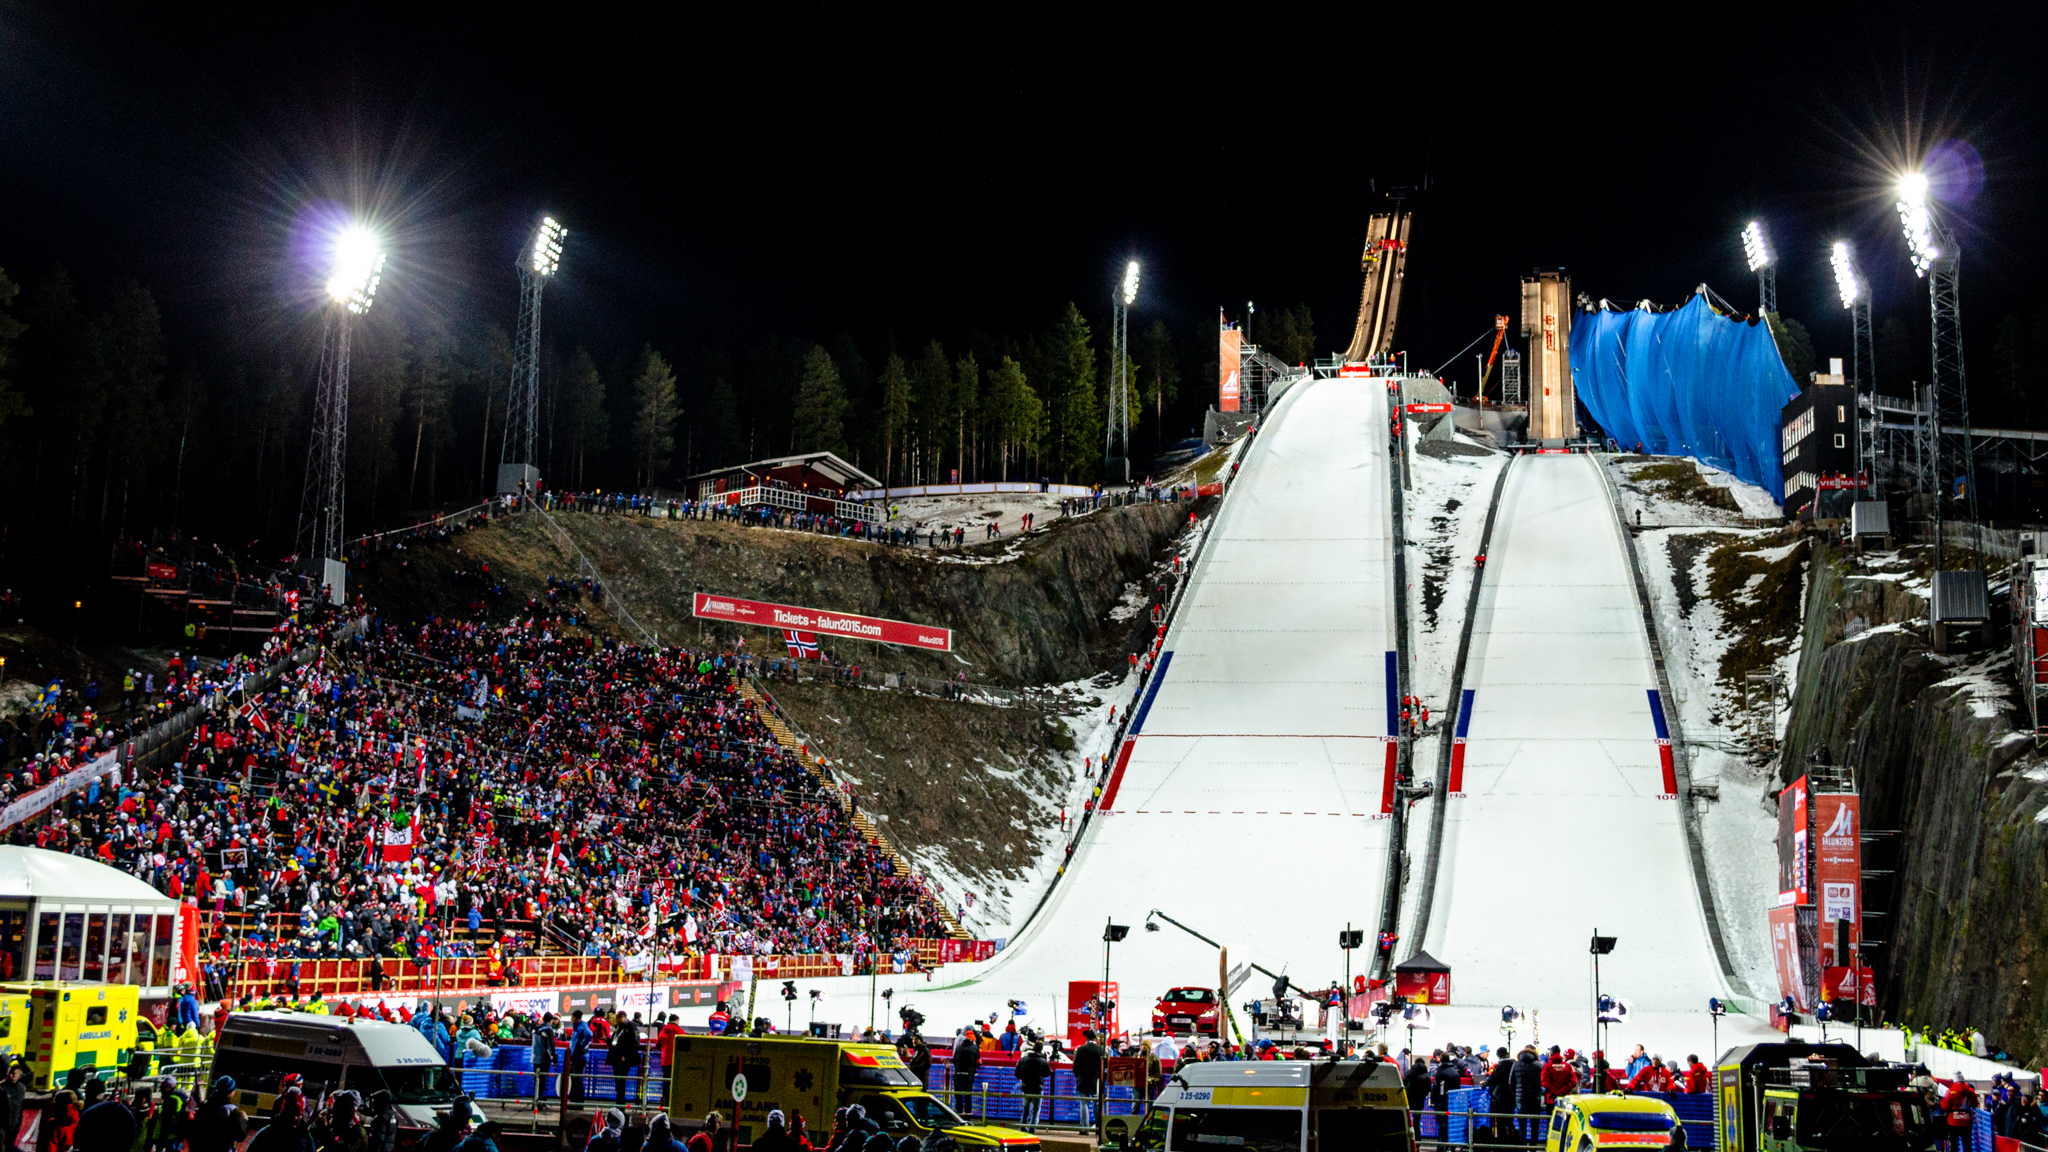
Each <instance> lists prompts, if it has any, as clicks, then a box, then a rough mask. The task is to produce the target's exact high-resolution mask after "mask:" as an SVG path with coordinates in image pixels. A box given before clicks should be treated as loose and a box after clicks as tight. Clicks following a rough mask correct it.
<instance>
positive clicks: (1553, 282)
mask: <svg viewBox="0 0 2048 1152" xmlns="http://www.w3.org/2000/svg"><path fill="white" fill-rule="evenodd" d="M1522 337H1523V338H1524V339H1526V340H1528V341H1529V360H1528V368H1529V380H1528V391H1529V439H1531V440H1537V441H1542V440H1569V439H1571V438H1572V437H1574V436H1577V435H1578V434H1579V414H1578V395H1577V393H1576V392H1574V391H1573V390H1572V360H1571V343H1572V278H1571V277H1570V276H1567V275H1565V272H1564V269H1562V268H1553V269H1547V270H1546V269H1538V270H1537V271H1536V272H1535V273H1533V274H1532V275H1528V276H1524V277H1522Z"/></svg>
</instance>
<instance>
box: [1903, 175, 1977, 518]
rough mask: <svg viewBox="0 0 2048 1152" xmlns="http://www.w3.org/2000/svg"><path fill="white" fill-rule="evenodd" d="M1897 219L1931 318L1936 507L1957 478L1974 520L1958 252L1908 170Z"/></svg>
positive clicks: (1923, 185)
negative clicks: (1922, 281)
mask: <svg viewBox="0 0 2048 1152" xmlns="http://www.w3.org/2000/svg"><path fill="white" fill-rule="evenodd" d="M1899 221H1900V223H1901V224H1902V225H1903V226H1904V229H1905V233H1906V248H1907V250H1908V252H1909V253H1910V254H1911V257H1912V261H1913V272H1914V274H1915V275H1917V276H1921V277H1924V278H1925V279H1926V281H1927V305H1928V312H1929V315H1930V319H1931V321H1932V323H1933V337H1934V340H1933V345H1934V349H1933V363H1932V365H1931V367H1932V368H1933V372H1934V375H1933V378H1932V380H1931V381H1930V382H1929V386H1928V394H1929V397H1930V399H1931V401H1932V406H1931V410H1930V411H1929V413H1928V421H1929V423H1930V425H1931V429H1930V433H1929V435H1930V437H1931V438H1932V440H1933V441H1934V452H1933V457H1934V458H1933V460H1932V461H1931V462H1930V463H1931V464H1932V465H1933V469H1934V481H1935V499H1936V502H1937V504H1936V506H1937V508H1938V507H1939V502H1940V501H1941V500H1942V499H1944V498H1948V497H1951V496H1953V495H1954V494H1955V486H1956V484H1957V482H1958V481H1961V482H1962V488H1963V491H1962V495H1963V503H1964V507H1965V508H1966V510H1967V511H1968V514H1969V518H1970V519H1971V520H1972V521H1975V520H1976V519H1977V467H1976V466H1977V458H1976V457H1977V454H1976V449H1975V447H1974V445H1973V443H1972V436H1971V434H1970V392H1969V388H1968V386H1967V380H1966V378H1965V376H1964V373H1963V318H1962V301H1961V298H1960V295H1959V284H1958V281H1959V278H1960V276H1961V273H1962V252H1961V250H1960V249H1959V248H1958V247H1957V246H1956V242H1955V239H1954V237H1952V236H1950V235H1949V233H1948V230H1947V229H1946V228H1944V227H1942V225H1941V222H1940V221H1939V220H1937V219H1936V218H1935V216H1934V210H1933V207H1932V206H1931V205H1930V204H1929V203H1928V200H1927V177H1925V176H1923V175H1921V174H1919V173H1917V172H1916V173H1913V174H1911V175H1909V176H1907V177H1906V178H1905V179H1904V180H1903V181H1901V182H1900V185H1899Z"/></svg>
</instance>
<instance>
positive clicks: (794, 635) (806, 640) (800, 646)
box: [782, 628, 823, 660]
mask: <svg viewBox="0 0 2048 1152" xmlns="http://www.w3.org/2000/svg"><path fill="white" fill-rule="evenodd" d="M782 635H783V638H784V639H785V640H786V641H787V642H788V644H789V654H790V657H791V658H792V659H796V660H816V659H818V658H819V657H820V656H821V655H823V653H821V652H819V651H818V634H817V633H816V632H799V631H797V630H796V629H794V628H784V629H783V630H782Z"/></svg>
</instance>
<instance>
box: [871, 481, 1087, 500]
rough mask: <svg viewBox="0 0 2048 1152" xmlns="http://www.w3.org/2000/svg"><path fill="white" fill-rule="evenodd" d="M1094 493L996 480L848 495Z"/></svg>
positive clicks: (1047, 484) (1073, 486)
mask: <svg viewBox="0 0 2048 1152" xmlns="http://www.w3.org/2000/svg"><path fill="white" fill-rule="evenodd" d="M1094 491H1095V489H1093V488H1090V487H1088V486H1087V485H1086V484H1054V483H1051V482H1050V481H1038V482H1033V481H1027V480H998V481H993V482H990V483H985V484H912V485H909V486H907V487H903V488H862V489H859V490H857V491H852V492H848V493H847V496H849V497H851V498H852V499H855V500H901V499H904V498H907V497H911V496H983V495H993V494H995V493H999V492H1038V493H1043V494H1045V495H1049V496H1087V495H1089V494H1091V493H1093V492H1094Z"/></svg>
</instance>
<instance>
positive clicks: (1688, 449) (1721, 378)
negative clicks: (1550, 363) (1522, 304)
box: [1571, 295, 1799, 503]
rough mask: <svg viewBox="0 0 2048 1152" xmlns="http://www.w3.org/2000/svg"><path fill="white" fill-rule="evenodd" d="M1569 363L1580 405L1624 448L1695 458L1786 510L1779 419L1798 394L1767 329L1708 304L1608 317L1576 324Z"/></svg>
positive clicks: (1697, 299) (1697, 301)
mask: <svg viewBox="0 0 2048 1152" xmlns="http://www.w3.org/2000/svg"><path fill="white" fill-rule="evenodd" d="M1571 358H1572V383H1573V385H1574V386H1575V387H1576V388H1577V390H1578V394H1579V402H1580V403H1582V404H1584V405H1585V406H1586V411H1587V412H1589V413H1591V414H1592V417H1593V419H1594V420H1595V421H1596V422H1597V423H1598V424H1599V425H1600V427H1601V429H1602V430H1603V431H1605V432H1606V433H1607V434H1608V435H1609V436H1611V437H1613V438H1614V440H1615V441H1616V442H1617V443H1619V444H1620V445H1621V446H1622V447H1624V448H1633V447H1635V446H1636V445H1637V444H1641V445H1642V446H1643V450H1644V451H1645V452H1651V453H1655V454H1656V455H1659V456H1697V457H1698V458H1699V459H1701V460H1703V461H1705V462H1706V463H1708V464H1711V465H1713V466H1714V467H1716V468H1719V469H1721V470H1723V471H1725V472H1733V473H1734V474H1735V475H1736V476H1737V477H1739V478H1740V479H1743V480H1747V481H1748V482H1750V483H1751V484H1754V485H1756V486H1757V487H1759V488H1762V489H1763V490H1764V491H1766V492H1769V493H1770V494H1771V498H1772V499H1774V500H1777V501H1779V502H1781V503H1782V502H1783V501H1784V499H1785V481H1784V471H1783V468H1782V467H1781V466H1780V464H1779V460H1780V456H1779V451H1778V418H1779V414H1780V413H1781V412H1782V410H1783V409H1784V407H1785V405H1786V404H1787V403H1789V402H1790V401H1791V399H1792V398H1793V397H1794V396H1797V395H1799V385H1798V384H1797V383H1796V382H1794V381H1793V379H1792V374H1791V373H1790V372H1787V371H1786V370H1785V361H1784V358H1783V357H1781V356H1779V355H1778V345H1777V341H1775V340H1773V339H1772V338H1771V330H1770V329H1769V328H1768V327H1767V326H1765V325H1764V324H1762V323H1755V324H1752V323H1749V322H1746V321H1742V320H1734V319H1730V318H1729V317H1726V316H1723V315H1721V314H1720V313H1718V312H1715V311H1714V309H1713V308H1712V307H1711V306H1709V305H1708V303H1707V300H1706V297H1705V296H1704V295H1695V296H1694V297H1693V298H1692V299H1691V300H1690V301H1688V302H1687V303H1686V305H1685V306H1684V307H1683V308H1679V309H1677V310H1676V311H1672V312H1647V311H1641V310H1636V311H1629V312H1611V311H1606V310H1602V311H1599V312H1590V313H1587V314H1585V315H1582V316H1578V317H1575V318H1573V321H1572V343H1571Z"/></svg>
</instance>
